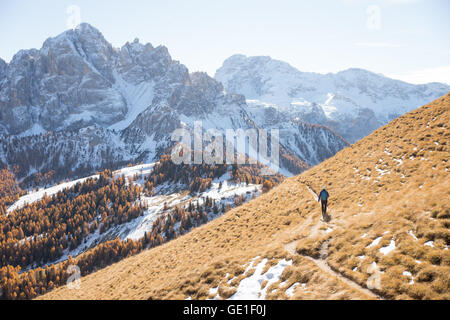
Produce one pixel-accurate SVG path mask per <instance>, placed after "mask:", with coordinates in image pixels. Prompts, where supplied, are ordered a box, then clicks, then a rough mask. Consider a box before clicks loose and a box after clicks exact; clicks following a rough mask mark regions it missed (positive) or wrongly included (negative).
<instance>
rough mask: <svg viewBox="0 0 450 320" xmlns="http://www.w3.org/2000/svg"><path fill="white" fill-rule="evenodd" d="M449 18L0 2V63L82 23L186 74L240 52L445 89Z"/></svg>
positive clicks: (354, 5) (316, 4) (386, 6)
mask: <svg viewBox="0 0 450 320" xmlns="http://www.w3.org/2000/svg"><path fill="white" fill-rule="evenodd" d="M74 5H75V6H76V7H75V10H73V6H74ZM71 9H72V10H71ZM78 10H79V13H80V15H79V16H80V20H78V19H77V12H78ZM449 15H450V1H448V0H378V1H375V0H371V1H370V0H329V1H325V0H314V1H312V0H311V1H300V0H276V1H274V0H225V1H224V0H220V1H219V0H147V1H137V0H127V1H113V0H95V1H92V0H90V1H87V0H78V1H77V0H70V1H66V0H58V1H56V0H52V1H50V0H40V1H35V0H33V1H28V0H18V1H16V0H0V40H1V42H0V57H1V58H3V59H4V60H5V61H7V62H9V61H10V60H11V58H12V56H13V55H14V54H15V53H16V52H17V51H18V50H20V49H29V48H38V49H39V48H40V47H41V46H42V43H43V42H44V41H45V39H46V38H48V37H51V36H56V35H58V34H59V33H61V32H63V31H65V30H67V29H68V28H70V27H71V26H72V25H73V24H74V23H76V22H88V23H90V24H92V25H93V26H94V27H96V28H98V29H99V30H100V31H101V32H102V33H103V35H104V36H105V38H106V40H108V41H109V42H111V43H112V44H113V46H115V47H120V46H122V45H123V44H125V42H127V41H130V42H131V41H133V40H134V38H136V37H137V38H139V39H140V41H141V42H144V43H146V42H150V43H151V44H152V45H153V46H157V45H160V44H162V45H165V46H167V47H168V49H169V52H170V54H171V55H172V57H173V58H174V59H176V60H179V61H180V62H181V63H183V64H185V65H186V66H187V67H188V68H189V70H190V71H206V72H207V73H208V74H209V75H211V76H214V73H215V70H216V69H218V68H219V67H220V66H221V65H222V63H223V61H224V60H225V59H226V58H228V57H229V56H231V55H233V54H236V53H241V54H245V55H251V56H253V55H268V56H271V57H272V58H275V59H279V60H283V61H286V62H288V63H290V64H291V65H293V66H294V67H296V68H297V69H299V70H301V71H315V72H321V73H326V72H337V71H340V70H344V69H347V68H350V67H355V68H363V69H367V70H370V71H373V72H377V73H382V74H384V75H386V76H390V77H393V78H396V79H401V80H404V81H408V82H412V83H426V82H432V81H438V82H446V83H448V84H450V41H449V39H450V37H449V35H450V32H449V31H450V19H449Z"/></svg>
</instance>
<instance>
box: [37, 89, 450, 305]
mask: <svg viewBox="0 0 450 320" xmlns="http://www.w3.org/2000/svg"><path fill="white" fill-rule="evenodd" d="M449 108H450V94H447V95H446V96H444V97H442V98H439V99H437V100H435V101H433V102H432V103H430V104H428V105H426V106H424V107H421V108H419V109H417V110H415V111H413V112H410V113H408V114H406V115H404V116H402V117H400V118H398V119H396V120H394V121H392V122H391V123H390V124H388V125H386V126H384V127H382V128H380V129H379V130H377V131H375V132H374V133H372V134H371V135H370V136H368V137H366V138H365V139H363V140H361V141H359V142H357V143H355V144H354V145H352V146H350V147H348V148H346V149H344V150H342V151H341V152H339V153H338V154H337V155H336V156H334V157H333V158H331V159H328V160H326V161H325V162H323V163H321V164H320V165H318V166H316V167H313V168H311V169H310V170H308V171H306V172H304V173H303V174H301V175H299V176H296V177H293V178H289V179H286V181H285V182H283V183H282V184H281V185H279V186H277V187H276V188H274V189H273V190H271V191H269V192H268V193H266V194H263V195H261V196H260V197H259V198H257V199H255V200H253V201H251V202H249V203H247V204H244V205H242V206H240V207H238V208H235V209H233V210H231V211H229V212H227V213H226V214H225V215H223V216H221V217H220V218H218V219H216V220H214V221H212V222H210V223H208V224H206V225H203V226H201V227H199V228H197V229H195V230H193V231H192V232H190V233H188V234H186V235H184V236H182V237H180V238H178V239H175V240H173V241H171V242H169V243H166V244H164V245H162V246H160V247H156V248H153V249H151V250H147V251H144V252H142V253H141V254H139V255H136V256H133V257H130V258H127V259H125V260H122V261H120V262H118V263H116V264H114V265H112V266H110V267H108V268H105V269H103V270H100V271H98V272H96V273H93V274H90V275H88V276H86V277H84V278H82V283H81V289H80V290H70V289H68V288H67V287H61V288H57V289H55V290H54V291H52V292H50V293H48V294H46V295H44V296H42V297H39V298H42V299H185V298H187V297H192V299H205V298H211V295H210V294H209V289H210V288H214V287H217V286H219V290H218V293H219V295H220V297H221V298H228V297H230V296H231V295H232V294H234V292H236V288H237V286H238V285H239V282H240V280H242V279H243V278H244V277H247V276H249V275H250V274H251V273H252V272H253V271H254V270H250V271H249V272H248V273H247V274H246V275H243V273H244V270H245V267H246V266H248V263H249V262H250V261H251V259H253V258H255V257H258V256H259V258H257V259H256V260H255V262H254V266H255V265H256V264H257V262H258V261H260V260H261V259H262V258H264V257H265V258H267V259H268V260H269V262H268V265H267V266H266V268H265V270H267V269H268V268H269V267H270V266H271V265H274V264H275V263H277V262H278V260H280V259H283V258H285V259H292V260H293V264H292V266H290V267H287V268H286V269H285V270H284V273H283V275H282V277H281V280H280V281H278V282H276V283H274V284H272V285H270V286H269V288H268V290H267V298H268V299H287V298H289V297H288V296H287V295H286V292H285V291H286V289H287V288H289V286H291V285H292V284H294V283H304V284H305V285H304V286H301V285H298V286H297V287H296V288H295V290H294V295H293V297H292V299H366V298H369V297H368V296H367V295H365V294H364V292H362V291H360V290H357V289H354V288H352V287H350V286H349V285H348V284H346V283H344V282H343V281H341V280H340V279H339V278H337V277H334V276H332V275H330V274H329V273H326V272H324V271H323V270H322V269H321V268H319V267H318V266H317V265H316V264H315V263H314V262H313V261H311V260H309V259H307V258H306V257H304V256H302V255H300V254H296V255H291V254H290V253H289V252H287V251H286V250H285V248H284V245H285V244H286V243H289V242H292V241H294V240H298V243H297V247H296V250H297V252H298V253H301V254H303V255H309V256H313V257H320V256H321V255H323V253H324V252H325V255H326V260H327V263H328V265H329V266H330V267H331V268H332V269H333V270H335V271H337V272H339V273H340V274H341V275H343V276H345V277H346V278H348V279H351V280H352V281H354V282H356V283H358V284H359V285H361V286H362V287H365V286H366V284H367V281H368V279H369V277H371V274H372V272H373V271H372V270H371V268H372V267H371V266H372V263H373V262H376V264H377V266H378V267H379V269H380V271H381V272H382V273H381V274H380V277H381V281H380V287H379V288H378V289H376V288H375V289H373V290H374V291H376V292H377V293H379V294H380V295H382V296H383V297H385V298H391V299H449V298H450V290H449V288H450V254H449V251H448V250H447V249H446V248H448V245H449V244H450V230H449V225H450V208H449V201H448V200H449V193H450V182H449V179H448V169H449V164H448V159H449V158H450V157H449V156H450V154H449V150H448V143H449V141H450V139H449V135H450V134H449V132H448V124H449V123H450V119H449V112H448V111H449ZM323 184H326V185H327V189H328V191H329V192H330V196H331V198H330V201H329V210H330V214H331V217H332V220H331V221H330V222H329V223H325V222H321V221H320V216H321V214H320V207H319V205H318V203H317V201H316V199H315V198H314V197H313V195H312V194H311V192H310V191H309V190H308V186H309V187H310V188H311V189H313V190H315V192H317V191H319V188H320V187H321V186H322V185H323ZM328 228H330V229H331V231H330V230H328V232H327V229H328ZM411 233H412V234H413V235H414V236H415V237H417V240H415V239H414V238H413V236H412V235H411ZM378 237H381V239H380V240H379V243H378V244H377V245H374V246H372V247H368V245H369V244H371V243H372V242H373V240H374V239H376V238H378ZM391 240H394V241H395V250H393V251H392V252H390V253H388V254H386V255H384V254H383V253H381V252H380V250H379V249H380V248H382V247H386V246H388V245H389V244H390V242H391ZM429 241H433V245H434V247H431V246H429V245H430V242H429ZM425 243H427V244H428V245H425ZM355 268H356V269H355ZM265 270H264V271H265ZM354 270H355V271H354ZM405 271H407V272H410V273H411V275H412V277H413V281H414V283H412V281H411V278H410V277H409V276H407V275H404V272H405ZM227 273H228V274H229V275H228V277H227V276H226V275H227ZM234 277H235V279H234V280H233V281H231V283H228V280H230V279H233V278H234ZM283 281H286V283H285V285H284V286H283V287H280V283H282V282H283ZM264 285H265V284H264Z"/></svg>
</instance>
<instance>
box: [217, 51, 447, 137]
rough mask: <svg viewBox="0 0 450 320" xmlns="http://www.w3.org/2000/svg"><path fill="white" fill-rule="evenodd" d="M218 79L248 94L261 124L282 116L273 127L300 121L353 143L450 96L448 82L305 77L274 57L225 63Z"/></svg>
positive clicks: (369, 75) (353, 72)
mask: <svg viewBox="0 0 450 320" xmlns="http://www.w3.org/2000/svg"><path fill="white" fill-rule="evenodd" d="M215 78H216V79H217V80H218V81H220V82H222V83H223V85H224V87H225V89H226V90H227V92H234V93H240V94H243V95H244V96H245V97H246V99H247V104H248V105H249V107H250V109H251V112H250V113H251V114H253V113H262V115H261V116H260V117H259V118H260V119H261V121H260V122H263V121H265V119H267V117H265V116H264V115H265V114H271V113H272V114H275V113H280V114H281V115H282V117H280V118H279V119H278V118H276V119H275V120H273V123H272V125H275V126H278V125H282V124H283V123H286V122H287V121H288V120H295V119H299V120H300V121H304V122H308V123H317V124H322V125H324V126H327V127H329V128H332V129H333V130H334V131H335V132H337V133H338V134H339V135H341V136H342V137H344V138H345V139H346V140H347V141H349V142H352V143H353V142H355V141H357V140H359V139H361V138H363V137H365V136H366V135H368V134H369V133H371V132H372V131H373V130H375V129H377V128H379V127H380V126H382V125H384V124H386V123H388V122H389V121H391V120H392V119H395V118H396V117H398V116H400V115H402V114H404V113H406V112H408V111H411V110H414V109H416V108H418V107H419V106H422V105H424V104H426V103H428V102H429V101H431V100H433V99H436V98H438V97H440V96H442V95H444V94H446V93H447V92H449V91H450V86H448V85H446V84H443V83H428V84H420V85H414V84H410V83H406V82H403V81H399V80H394V79H390V78H387V77H385V76H383V75H381V74H376V73H373V72H370V71H366V70H363V69H356V68H352V69H348V70H344V71H341V72H338V73H328V74H319V73H312V72H302V71H299V70H297V69H295V68H294V67H292V66H291V65H289V64H288V63H286V62H283V61H279V60H275V59H271V58H270V57H266V56H257V57H247V56H244V55H240V54H238V55H234V56H232V57H230V58H228V59H227V60H225V62H224V63H223V65H222V67H221V68H219V69H218V70H217V72H216V74H215ZM261 110H263V111H261Z"/></svg>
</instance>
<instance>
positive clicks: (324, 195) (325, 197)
mask: <svg viewBox="0 0 450 320" xmlns="http://www.w3.org/2000/svg"><path fill="white" fill-rule="evenodd" d="M320 199H322V200H327V199H328V192H326V191H325V190H322V192H321V193H320Z"/></svg>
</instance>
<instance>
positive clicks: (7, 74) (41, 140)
mask: <svg viewBox="0 0 450 320" xmlns="http://www.w3.org/2000/svg"><path fill="white" fill-rule="evenodd" d="M277 116H280V115H277ZM270 117H271V115H268V116H267V119H266V121H265V122H261V121H254V120H255V119H256V118H255V117H254V116H253V115H252V113H251V108H250V106H249V105H248V104H247V103H246V99H245V97H244V96H243V95H240V94H236V93H232V92H231V93H227V92H225V90H224V89H223V86H222V84H221V83H220V82H218V81H217V80H215V79H213V78H211V77H209V76H208V75H207V74H206V73H199V72H196V73H189V71H188V69H187V68H186V67H185V66H184V65H182V64H180V63H179V62H177V61H174V60H173V59H172V58H171V57H170V55H169V52H168V50H167V48H166V47H164V46H158V47H156V48H155V47H153V46H152V45H151V44H145V45H144V44H141V43H140V42H139V40H138V39H136V40H134V41H133V42H132V43H126V44H125V45H124V46H122V47H121V48H113V47H112V45H111V44H110V43H108V42H107V41H106V40H105V38H104V37H103V35H102V34H101V33H100V31H98V30H97V29H95V28H94V27H92V26H91V25H89V24H86V23H83V24H81V25H80V26H78V27H77V28H76V29H74V30H68V31H66V32H64V33H62V34H60V35H58V36H56V37H54V38H49V39H47V40H46V41H45V42H44V44H43V46H42V48H41V49H40V50H36V49H31V50H22V51H19V52H18V53H17V54H16V55H15V56H14V57H13V59H12V60H11V62H10V63H9V64H7V63H5V62H4V61H1V62H0V133H1V139H0V144H1V145H2V148H1V149H0V160H1V162H2V164H3V166H6V165H9V166H13V165H16V166H19V167H20V168H19V169H20V170H19V174H18V175H19V177H21V178H22V179H25V178H27V177H29V176H30V175H33V174H34V173H36V172H48V171H50V170H54V171H55V172H57V173H61V174H60V175H58V174H57V175H56V176H59V177H60V178H66V177H67V175H78V176H80V175H82V174H88V173H91V172H93V171H95V170H97V169H101V168H104V167H105V164H106V163H107V164H108V166H109V167H111V165H117V166H118V165H120V164H124V163H128V162H140V161H148V162H150V161H154V160H157V159H158V158H159V157H160V156H161V154H162V153H163V152H164V151H165V150H167V149H168V148H169V147H170V146H172V145H173V142H172V141H171V139H170V138H171V133H172V132H173V131H174V130H175V129H177V128H183V127H184V128H187V129H189V130H192V127H193V123H194V122H195V121H202V123H203V128H204V130H207V129H210V128H214V129H219V130H226V129H244V130H247V129H252V128H253V129H268V128H271V127H273V126H272V125H271V121H272V120H271V119H270ZM280 143H281V148H280V149H281V172H283V173H284V174H287V175H290V174H294V173H298V172H300V171H301V170H304V168H306V167H308V166H311V165H315V164H317V163H319V162H321V161H323V160H324V159H326V158H328V157H330V156H332V155H333V154H335V153H336V152H337V151H339V150H340V149H342V148H344V147H345V146H347V145H348V143H347V142H346V141H345V140H344V139H343V138H342V137H340V136H339V135H337V134H335V133H334V132H333V131H332V130H330V129H328V128H327V127H324V126H314V125H310V124H308V123H306V122H303V121H298V120H292V121H290V120H289V121H286V123H284V124H283V125H282V126H280ZM29 154H35V155H39V156H36V157H33V159H29V158H30V157H29ZM79 155H83V156H82V159H81V158H80V156H79ZM293 163H295V165H293ZM68 168H70V170H68ZM64 172H66V176H64V175H63V173H64Z"/></svg>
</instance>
